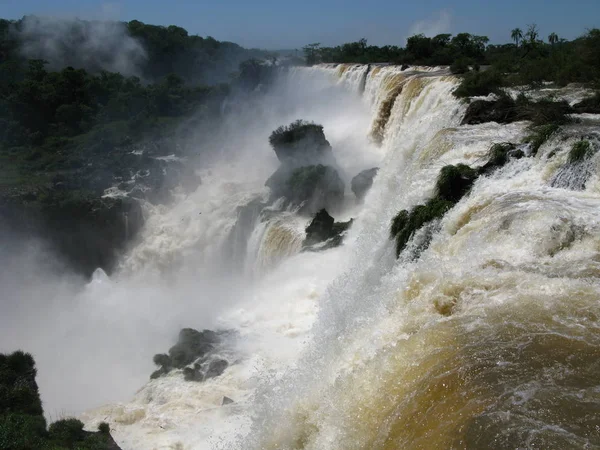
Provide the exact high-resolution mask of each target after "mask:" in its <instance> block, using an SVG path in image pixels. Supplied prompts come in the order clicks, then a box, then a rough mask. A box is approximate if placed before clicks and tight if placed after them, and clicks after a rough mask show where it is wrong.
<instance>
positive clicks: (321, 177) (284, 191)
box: [266, 164, 345, 214]
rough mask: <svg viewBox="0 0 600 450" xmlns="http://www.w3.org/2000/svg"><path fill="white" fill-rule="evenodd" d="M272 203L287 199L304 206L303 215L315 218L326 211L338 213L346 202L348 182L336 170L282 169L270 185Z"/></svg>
mask: <svg viewBox="0 0 600 450" xmlns="http://www.w3.org/2000/svg"><path fill="white" fill-rule="evenodd" d="M266 185H267V186H268V187H269V188H270V189H271V197H272V200H274V199H276V198H281V197H284V198H285V199H286V200H287V201H288V202H289V203H290V204H292V205H294V206H301V208H300V212H301V213H305V214H314V213H315V212H317V211H319V210H320V209H322V208H327V209H329V210H337V209H338V208H339V207H340V205H341V204H342V202H343V200H344V190H345V186H344V182H343V181H342V179H341V178H340V176H339V174H338V172H337V170H336V169H334V168H333V167H331V166H323V165H321V164H318V165H314V166H304V167H298V168H294V169H291V170H290V169H287V168H283V167H281V168H279V169H278V170H277V171H276V172H275V173H274V174H273V175H272V176H271V177H270V178H269V179H268V180H267V182H266Z"/></svg>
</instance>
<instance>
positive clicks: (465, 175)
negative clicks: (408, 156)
mask: <svg viewBox="0 0 600 450" xmlns="http://www.w3.org/2000/svg"><path fill="white" fill-rule="evenodd" d="M478 176H479V172H478V171H477V170H475V169H472V168H470V167H469V166H467V165H465V164H457V165H455V166H452V165H449V166H444V167H443V168H442V170H440V173H439V175H438V178H437V181H436V186H435V196H434V197H433V198H431V199H430V200H428V201H427V202H426V203H425V204H422V205H417V206H415V207H414V208H412V209H411V210H410V211H407V210H402V211H400V212H399V213H398V214H397V215H396V216H395V217H394V219H393V220H392V224H391V227H390V235H391V237H392V238H393V239H395V240H396V256H399V255H400V253H401V252H402V250H404V248H405V247H406V244H407V243H408V241H409V240H410V239H411V237H412V236H413V235H414V234H415V232H416V231H418V230H419V229H420V228H421V227H423V226H424V225H426V224H427V223H429V222H431V221H433V220H435V219H440V218H442V217H443V216H444V214H446V212H447V211H448V210H449V209H450V208H452V207H453V206H454V205H455V204H456V203H457V202H458V201H459V200H460V199H461V198H462V197H463V196H464V195H465V194H466V193H467V192H468V191H469V190H470V189H471V186H472V185H473V183H474V182H475V180H476V179H477V177H478Z"/></svg>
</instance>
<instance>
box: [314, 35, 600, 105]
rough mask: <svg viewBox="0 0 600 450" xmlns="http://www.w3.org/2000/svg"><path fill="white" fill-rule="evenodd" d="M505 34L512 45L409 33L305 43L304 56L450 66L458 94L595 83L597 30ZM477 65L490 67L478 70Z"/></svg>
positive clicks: (599, 50)
mask: <svg viewBox="0 0 600 450" xmlns="http://www.w3.org/2000/svg"><path fill="white" fill-rule="evenodd" d="M510 37H511V40H512V41H513V42H514V43H510V44H500V45H494V44H491V45H489V40H488V38H487V37H486V36H476V35H471V34H469V33H459V34H457V35H455V36H452V35H450V34H439V35H437V36H434V37H426V36H424V35H422V34H419V35H415V36H411V37H409V38H408V39H407V43H406V47H404V48H402V47H400V46H393V45H386V46H384V47H377V46H370V45H367V41H366V39H361V40H359V41H357V42H350V43H347V44H343V45H341V46H338V47H321V46H320V44H318V43H315V44H310V45H308V46H306V47H304V54H305V60H306V63H307V64H308V65H312V64H316V63H321V62H324V63H378V62H381V63H384V62H385V63H393V64H418V65H430V66H450V68H451V71H452V73H455V74H465V76H464V78H463V82H462V85H461V87H460V88H459V89H457V91H456V95H457V96H459V97H469V96H475V95H487V94H489V93H491V92H497V91H498V89H499V88H500V87H502V86H517V85H532V86H539V85H540V84H541V83H542V82H543V81H549V82H554V83H556V84H557V85H559V86H564V85H566V84H568V83H573V82H580V83H590V84H596V85H598V84H599V83H600V75H599V74H600V29H597V28H594V29H590V30H588V31H587V32H586V33H585V34H583V35H582V36H581V37H579V38H577V39H574V40H572V41H567V40H565V39H561V38H560V37H559V36H558V35H557V34H556V33H550V34H549V36H548V42H544V41H543V40H541V39H540V33H539V30H538V28H537V26H536V25H530V26H529V27H528V28H527V30H526V31H525V32H523V31H522V30H521V29H520V28H515V29H513V30H512V31H511V33H510ZM469 66H471V67H473V73H471V72H469V70H470V68H469ZM479 66H491V67H489V68H487V69H486V70H481V71H479Z"/></svg>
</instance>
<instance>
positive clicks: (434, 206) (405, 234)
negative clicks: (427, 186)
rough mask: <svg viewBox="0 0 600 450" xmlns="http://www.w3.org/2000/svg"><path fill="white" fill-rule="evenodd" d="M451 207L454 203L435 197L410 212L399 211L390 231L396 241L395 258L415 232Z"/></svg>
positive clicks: (440, 216)
mask: <svg viewBox="0 0 600 450" xmlns="http://www.w3.org/2000/svg"><path fill="white" fill-rule="evenodd" d="M452 206H454V202H452V201H449V200H445V199H442V198H439V197H435V198H432V199H430V200H428V201H427V202H426V203H425V204H424V205H417V206H415V207H414V208H413V209H411V210H410V211H407V210H402V211H400V212H399V213H398V214H397V215H396V216H395V217H394V219H393V220H392V226H391V230H390V233H391V236H392V238H394V239H395V240H396V256H399V255H400V253H401V252H402V250H404V248H405V247H406V244H407V243H408V241H409V240H410V238H411V237H412V236H413V235H414V233H415V232H416V231H417V230H419V229H420V228H421V227H422V226H423V225H425V224H427V223H429V222H431V221H432V220H435V219H440V218H442V217H443V216H444V214H446V212H447V211H448V210H449V209H450V208H452Z"/></svg>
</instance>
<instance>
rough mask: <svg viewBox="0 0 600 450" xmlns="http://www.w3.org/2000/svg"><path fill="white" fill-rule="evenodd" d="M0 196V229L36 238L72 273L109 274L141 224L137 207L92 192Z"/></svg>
mask: <svg viewBox="0 0 600 450" xmlns="http://www.w3.org/2000/svg"><path fill="white" fill-rule="evenodd" d="M22 194H23V195H21V194H17V195H10V194H9V195H4V196H2V195H0V225H3V226H4V227H6V228H7V229H8V230H11V231H14V232H15V233H17V234H19V235H28V236H41V237H42V238H43V239H44V240H45V241H46V242H47V243H48V244H49V245H50V247H51V248H52V249H53V250H54V251H55V252H56V253H57V254H58V256H59V257H60V258H62V260H63V261H64V262H66V263H67V264H68V265H70V266H71V267H72V268H73V269H74V270H76V271H77V272H79V273H81V274H83V275H85V276H91V274H92V273H93V272H94V270H96V269H97V268H102V269H103V270H104V271H105V272H107V273H110V272H111V271H112V270H113V269H114V267H115V264H116V260H117V258H118V256H119V255H120V254H121V253H122V252H123V251H124V250H125V249H126V248H127V245H128V244H129V243H130V242H131V241H132V240H133V239H134V238H135V237H136V235H137V233H138V232H139V231H140V230H141V228H142V226H143V224H144V216H143V213H142V208H141V205H140V204H139V202H138V201H137V200H135V199H130V198H111V197H105V198H101V197H97V196H95V195H93V194H91V193H86V192H80V191H71V190H63V189H61V190H56V189H39V190H37V191H35V192H28V193H22Z"/></svg>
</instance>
